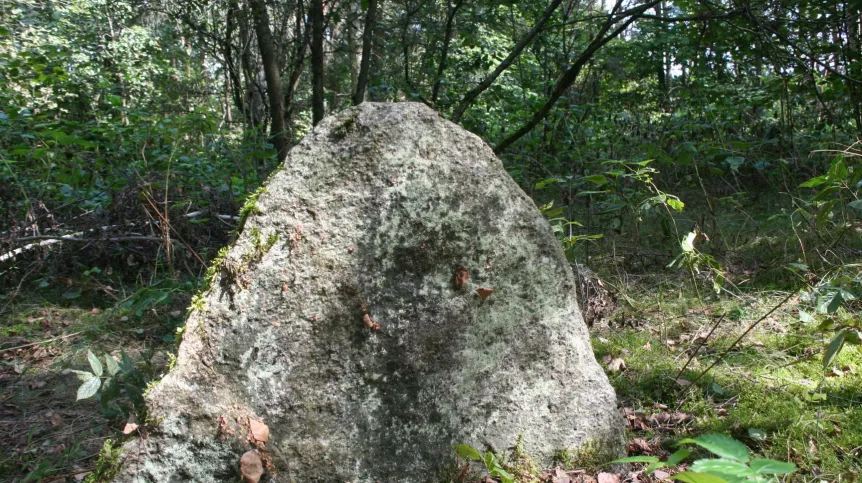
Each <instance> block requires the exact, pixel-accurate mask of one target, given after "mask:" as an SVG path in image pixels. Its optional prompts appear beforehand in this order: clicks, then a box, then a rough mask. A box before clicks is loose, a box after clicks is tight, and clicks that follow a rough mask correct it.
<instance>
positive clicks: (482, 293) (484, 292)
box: [476, 288, 494, 304]
mask: <svg viewBox="0 0 862 483" xmlns="http://www.w3.org/2000/svg"><path fill="white" fill-rule="evenodd" d="M492 293H494V289H492V288H478V289H476V295H478V296H479V303H480V304H482V303H484V302H485V299H487V298H488V297H490V296H491V294H492Z"/></svg>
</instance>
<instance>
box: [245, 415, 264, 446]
mask: <svg viewBox="0 0 862 483" xmlns="http://www.w3.org/2000/svg"><path fill="white" fill-rule="evenodd" d="M248 425H249V427H250V428H251V435H252V436H254V439H255V440H257V441H260V442H261V443H266V442H267V441H269V426H267V425H265V424H263V421H258V420H256V419H252V420H250V421H249V422H248Z"/></svg>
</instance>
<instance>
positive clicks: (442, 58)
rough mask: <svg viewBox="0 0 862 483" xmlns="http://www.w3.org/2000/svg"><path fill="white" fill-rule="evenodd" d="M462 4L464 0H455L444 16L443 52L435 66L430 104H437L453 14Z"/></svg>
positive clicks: (452, 23) (444, 68)
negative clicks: (447, 13) (435, 74)
mask: <svg viewBox="0 0 862 483" xmlns="http://www.w3.org/2000/svg"><path fill="white" fill-rule="evenodd" d="M461 5H464V0H456V1H455V5H454V6H452V7H450V8H449V15H448V16H447V18H446V33H445V34H444V36H443V52H442V53H441V54H440V64H439V65H438V66H437V80H435V81H434V87H433V88H432V89H431V104H437V97H438V96H439V95H440V84H441V83H442V82H443V72H444V71H445V70H446V60H447V58H448V56H449V44H450V43H451V42H452V34H453V30H454V27H455V14H457V13H458V10H459V9H460V8H461Z"/></svg>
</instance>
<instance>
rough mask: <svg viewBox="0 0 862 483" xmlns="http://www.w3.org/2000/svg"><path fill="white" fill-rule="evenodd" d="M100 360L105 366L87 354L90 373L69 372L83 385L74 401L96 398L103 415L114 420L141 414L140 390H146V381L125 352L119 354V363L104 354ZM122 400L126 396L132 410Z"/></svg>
mask: <svg viewBox="0 0 862 483" xmlns="http://www.w3.org/2000/svg"><path fill="white" fill-rule="evenodd" d="M103 359H104V361H105V364H104V365H102V361H101V360H100V359H99V357H97V356H96V355H95V354H93V352H92V351H89V350H88V351H87V362H89V364H90V371H78V370H72V372H73V373H75V375H77V376H78V379H80V380H81V382H82V384H81V386H80V387H78V392H77V396H76V399H77V400H79V401H80V400H81V399H88V398H91V397H97V398H98V400H99V403H100V404H101V406H102V410H103V412H105V413H106V414H108V415H113V416H122V415H125V414H127V413H128V412H129V411H131V410H134V411H139V410H142V409H143V405H144V397H143V388H145V387H146V386H147V383H148V382H149V378H148V377H147V376H146V375H145V374H144V373H143V372H142V371H141V370H139V369H138V368H137V367H136V366H135V363H134V361H132V359H131V358H130V357H129V356H128V355H127V354H126V353H125V352H123V353H122V357H121V360H120V361H117V360H116V359H114V357H113V356H112V355H110V354H105V355H104V356H103ZM121 396H125V400H128V401H129V402H130V403H131V406H130V405H129V404H127V403H126V402H125V400H124V399H122V398H121Z"/></svg>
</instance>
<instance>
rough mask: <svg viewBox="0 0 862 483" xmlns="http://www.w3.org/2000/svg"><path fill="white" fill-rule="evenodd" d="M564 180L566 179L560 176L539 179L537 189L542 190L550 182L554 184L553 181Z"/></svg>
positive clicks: (559, 181)
mask: <svg viewBox="0 0 862 483" xmlns="http://www.w3.org/2000/svg"><path fill="white" fill-rule="evenodd" d="M564 181H565V180H563V179H560V178H548V179H543V180H542V181H539V182H538V183H536V189H537V190H540V189H542V188H544V187H545V186H548V185H549V184H552V183H562V182H564Z"/></svg>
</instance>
